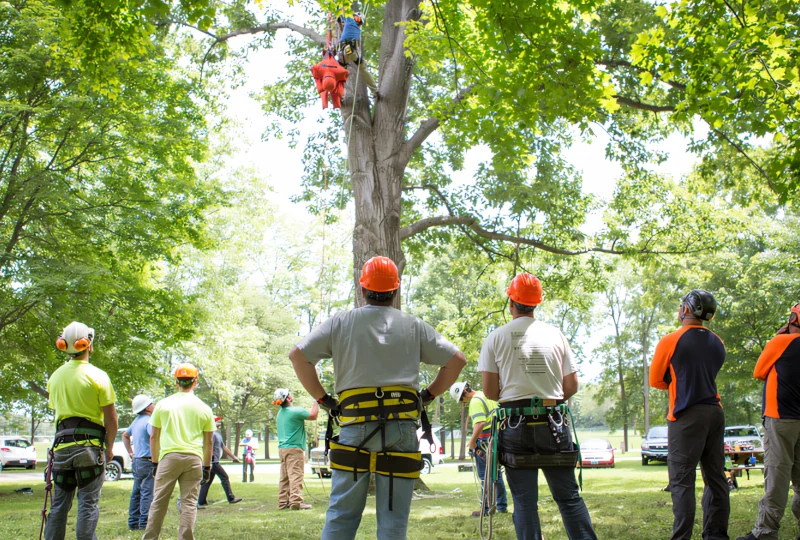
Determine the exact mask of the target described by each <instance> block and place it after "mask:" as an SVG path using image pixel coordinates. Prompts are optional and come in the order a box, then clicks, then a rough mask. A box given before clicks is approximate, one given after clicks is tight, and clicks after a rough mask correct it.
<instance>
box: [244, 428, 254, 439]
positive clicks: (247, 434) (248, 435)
mask: <svg viewBox="0 0 800 540" xmlns="http://www.w3.org/2000/svg"><path fill="white" fill-rule="evenodd" d="M244 436H245V437H247V438H250V437H252V436H253V430H252V429H248V430H246V431H245V432H244Z"/></svg>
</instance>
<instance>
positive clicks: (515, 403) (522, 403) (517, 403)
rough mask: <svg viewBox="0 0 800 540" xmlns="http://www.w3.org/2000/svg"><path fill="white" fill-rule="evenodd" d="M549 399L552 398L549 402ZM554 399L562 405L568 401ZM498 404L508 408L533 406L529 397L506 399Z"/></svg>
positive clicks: (557, 403)
mask: <svg viewBox="0 0 800 540" xmlns="http://www.w3.org/2000/svg"><path fill="white" fill-rule="evenodd" d="M549 401H550V400H548V402H549ZM552 401H555V404H556V405H562V404H564V403H566V401H565V400H563V399H554V400H552ZM498 405H499V406H500V407H503V408H506V409H513V408H517V407H530V406H531V400H530V398H528V399H515V400H512V401H504V402H503V403H499V404H498Z"/></svg>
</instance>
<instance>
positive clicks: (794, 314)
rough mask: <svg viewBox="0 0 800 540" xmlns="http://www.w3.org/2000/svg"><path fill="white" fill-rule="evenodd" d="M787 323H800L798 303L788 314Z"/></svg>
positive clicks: (799, 305) (799, 304)
mask: <svg viewBox="0 0 800 540" xmlns="http://www.w3.org/2000/svg"><path fill="white" fill-rule="evenodd" d="M789 322H794V323H797V322H800V302H798V303H797V304H795V305H794V306H792V311H791V313H790V314H789Z"/></svg>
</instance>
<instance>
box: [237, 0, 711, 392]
mask: <svg viewBox="0 0 800 540" xmlns="http://www.w3.org/2000/svg"><path fill="white" fill-rule="evenodd" d="M289 11H290V9H286V10H284V13H288V12H289ZM305 19H306V17H305V16H304V15H300V16H298V17H297V18H294V20H295V21H298V20H305ZM285 36H286V32H282V33H279V34H278V38H277V39H276V41H275V45H274V47H273V48H272V49H269V50H259V51H255V52H252V53H250V54H249V59H250V61H249V64H248V66H247V67H246V69H245V72H246V74H247V81H246V83H245V84H244V86H243V87H241V88H238V89H236V90H235V91H234V92H233V93H232V95H231V97H230V100H229V106H228V110H227V113H228V115H229V116H230V117H232V118H233V119H235V120H236V121H238V122H239V124H240V125H241V127H242V132H241V134H240V135H241V138H242V142H241V147H242V150H241V152H240V154H239V155H238V156H237V157H236V158H235V159H234V161H235V162H236V163H237V165H239V166H248V165H253V166H255V167H257V170H260V171H264V172H266V174H267V175H268V177H270V179H271V182H270V183H271V185H272V187H273V189H274V193H273V194H272V198H273V200H274V202H276V203H277V204H278V206H279V207H280V208H281V209H283V212H284V213H285V214H286V215H287V217H290V218H292V219H293V220H297V221H305V218H307V217H309V214H308V212H307V211H306V208H305V206H304V205H302V204H295V203H293V202H291V197H292V196H293V195H297V194H299V193H300V192H301V187H300V178H301V176H302V173H303V165H302V148H301V147H298V148H296V149H292V148H290V147H289V144H288V141H287V140H285V139H282V140H278V139H270V140H262V135H263V133H264V130H265V128H266V125H267V119H268V116H267V112H265V111H263V110H262V109H261V105H260V104H259V103H258V102H257V101H256V100H254V99H253V98H252V97H251V94H253V93H257V92H259V91H260V90H261V89H262V88H263V87H264V85H266V84H269V83H271V82H274V81H275V80H277V79H278V78H279V77H281V76H282V75H283V74H285V68H284V66H285V63H286V54H287V51H288V48H287V45H286V41H285ZM248 39H249V38H247V37H241V38H236V40H237V41H234V42H233V43H231V44H230V45H231V46H241V45H244V44H245V43H246V42H247V40H248ZM367 46H369V45H367ZM308 84H309V85H312V84H313V82H312V79H311V76H310V74H309V77H308ZM329 114H338V113H333V112H332V110H328V111H323V110H322V108H321V105H320V104H319V103H314V105H313V106H310V107H309V108H308V110H307V114H306V119H305V120H304V121H303V122H302V123H301V124H300V126H298V127H299V129H300V132H301V137H300V140H303V139H304V138H305V135H306V134H308V133H311V132H312V131H313V130H315V129H317V128H318V124H317V123H316V120H317V119H318V118H319V117H320V116H321V115H329ZM606 143H607V138H606V135H605V134H604V133H603V134H601V135H596V136H595V138H594V139H593V140H592V141H591V143H585V142H578V143H577V144H575V145H574V146H573V147H572V148H571V149H569V150H568V151H567V152H566V158H567V159H568V160H569V161H570V162H571V163H572V164H573V165H574V166H575V167H576V168H577V169H578V170H579V171H582V173H583V178H584V191H585V192H588V193H592V194H594V195H596V196H598V197H600V198H601V199H604V200H609V199H610V198H611V196H612V194H613V191H614V187H615V185H616V179H617V178H618V177H619V176H620V174H621V169H620V167H619V165H618V164H617V163H614V162H610V161H608V160H607V159H606V158H605V146H606ZM686 147H687V141H686V139H684V138H683V137H681V136H679V135H673V136H671V137H670V138H669V139H668V140H667V141H665V142H664V143H663V144H662V145H661V150H665V151H667V152H668V153H669V156H670V157H669V159H668V160H667V161H666V162H665V163H664V164H662V165H660V166H659V167H658V168H657V169H656V170H658V171H659V172H661V173H662V174H665V175H670V176H672V177H674V178H676V179H677V178H681V177H682V176H684V175H685V174H687V173H688V172H689V171H691V169H692V166H693V164H694V163H695V161H696V158H695V156H694V155H692V154H690V153H688V152H687V151H686ZM343 150H344V149H342V151H343ZM488 158H489V154H488V151H487V150H486V149H477V150H476V151H474V152H469V153H468V154H467V157H466V160H465V169H464V170H463V171H457V172H456V173H455V174H454V175H453V176H454V180H455V181H456V182H469V181H471V178H472V175H473V173H474V171H475V170H476V168H477V166H478V165H479V164H480V163H481V162H482V161H485V160H487V159H488ZM601 217H602V216H601V215H600V214H599V213H598V214H597V215H591V216H589V219H588V223H587V226H586V230H587V231H593V230H597V229H598V228H599V227H600V224H601V221H600V220H601ZM608 331H610V329H608ZM605 335H607V332H594V333H593V336H592V338H591V339H589V341H588V347H587V351H590V350H592V349H594V347H596V346H597V345H598V344H599V342H600V340H602V339H603V337H605ZM581 370H582V374H583V377H584V379H585V380H591V379H594V378H595V377H597V375H598V374H599V373H600V365H599V362H597V361H592V355H591V353H590V354H589V360H588V361H587V362H586V363H584V365H583V366H582V368H581Z"/></svg>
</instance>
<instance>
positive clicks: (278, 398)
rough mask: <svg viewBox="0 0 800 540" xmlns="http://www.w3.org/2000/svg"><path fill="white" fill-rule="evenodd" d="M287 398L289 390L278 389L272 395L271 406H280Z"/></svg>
mask: <svg viewBox="0 0 800 540" xmlns="http://www.w3.org/2000/svg"><path fill="white" fill-rule="evenodd" d="M288 397H289V389H288V388H278V389H277V390H275V393H274V394H273V395H272V404H273V405H282V404H283V402H284V401H286V398H288Z"/></svg>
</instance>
